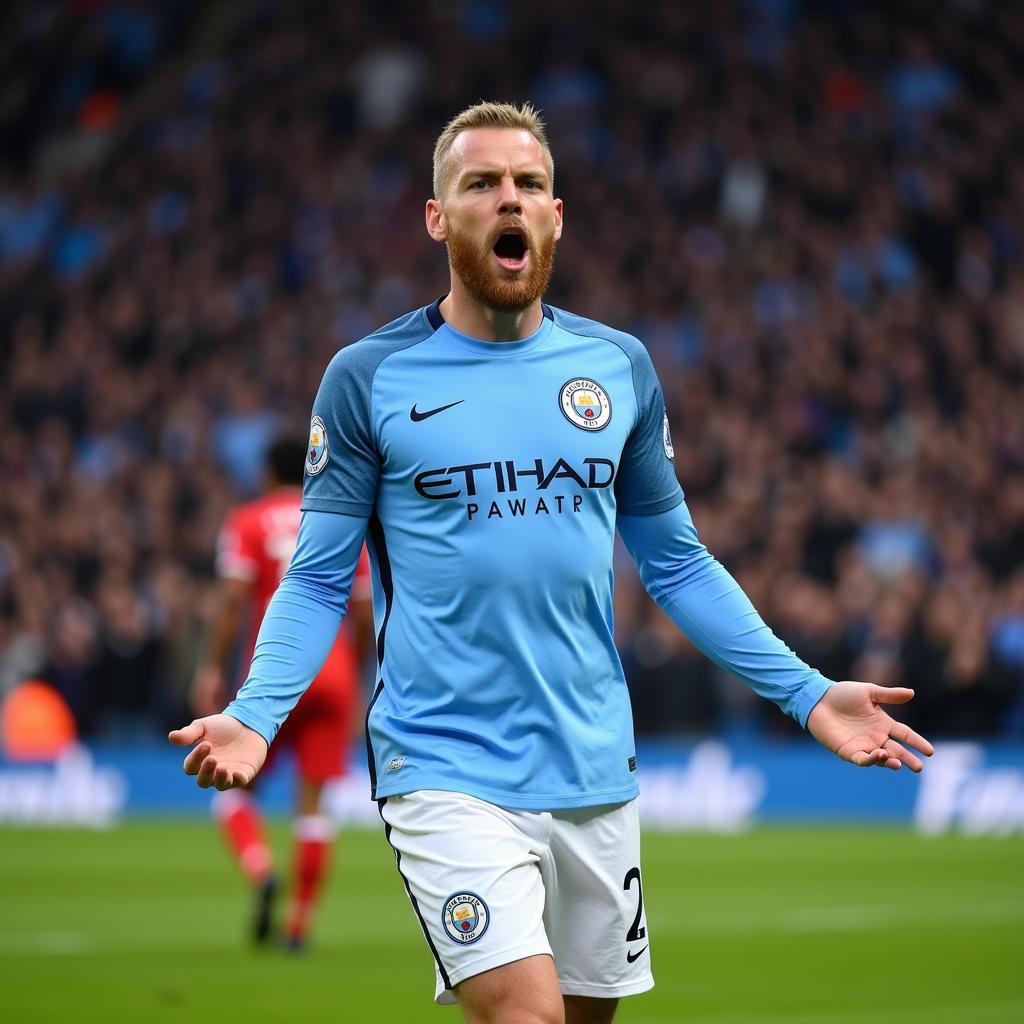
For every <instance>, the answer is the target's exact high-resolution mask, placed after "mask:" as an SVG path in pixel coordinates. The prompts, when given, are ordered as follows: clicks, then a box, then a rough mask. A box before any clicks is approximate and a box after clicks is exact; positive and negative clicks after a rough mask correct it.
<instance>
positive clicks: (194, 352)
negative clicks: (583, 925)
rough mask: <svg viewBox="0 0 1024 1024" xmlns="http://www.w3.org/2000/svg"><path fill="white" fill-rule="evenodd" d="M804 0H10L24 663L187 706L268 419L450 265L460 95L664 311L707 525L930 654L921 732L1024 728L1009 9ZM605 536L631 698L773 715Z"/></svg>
mask: <svg viewBox="0 0 1024 1024" xmlns="http://www.w3.org/2000/svg"><path fill="white" fill-rule="evenodd" d="M609 6H615V5H609ZM811 6H812V5H799V4H797V3H796V2H793V0H774V2H770V0H745V2H741V0H735V2H731V3H722V4H716V5H714V12H713V13H711V11H710V9H708V8H707V7H706V5H684V4H676V3H672V2H668V0H659V2H652V3H649V4H646V5H644V8H643V14H642V17H641V16H640V15H639V14H638V13H637V10H636V8H635V5H622V6H621V11H620V13H614V12H609V13H608V14H607V17H606V18H605V19H595V18H594V17H592V16H591V13H590V5H588V4H584V3H582V2H581V0H571V2H566V3H561V4H558V5H551V4H547V3H542V2H540V0H521V2H519V3H517V4H515V5H514V6H513V5H508V4H505V3H504V2H502V0H472V2H468V3H465V4H452V5H444V4H437V5H425V4H420V3H415V2H408V0H396V2H395V3H392V4H389V5H388V7H387V9H386V10H383V9H377V8H375V7H373V6H372V5H363V4H334V5H324V4H316V3H312V2H288V3H283V2H279V3H273V2H269V3H260V4H252V5H228V4H204V5H199V4H193V3H186V2H178V3H165V4H156V3H153V4H149V5H146V4H133V5H130V6H127V5H126V6H108V5H105V4H101V3H88V2H82V3H74V4H66V5H52V4H51V5H46V4H44V5H39V4H32V3H16V4H13V5H10V8H9V10H8V11H7V12H6V13H5V14H4V15H3V16H2V19H3V22H4V24H5V31H4V32H3V33H2V37H3V38H4V39H5V42H4V43H3V44H2V45H3V47H4V48H5V50H6V51H7V52H6V54H5V60H4V68H5V85H6V88H5V90H4V95H3V98H2V99H0V338H2V339H3V341H2V345H0V479H2V480H3V485H2V487H0V690H2V691H4V692H6V691H7V690H9V689H10V688H11V687H12V686H13V685H14V684H16V683H17V682H19V681H21V680H24V679H28V678H34V679H41V680H45V681H47V682H49V683H51V684H52V685H53V686H55V687H56V688H57V689H58V690H59V691H60V693H61V694H62V695H63V697H64V698H65V700H66V701H67V702H68V704H69V705H70V707H71V708H72V710H73V712H74V714H75V717H76V720H77V724H78V728H79V730H80V731H81V732H82V734H83V735H86V736H90V735H92V736H95V735H100V736H121V735H126V734H127V735H132V734H142V735H150V734H154V735H155V733H156V732H157V731H158V730H161V729H163V728H164V727H165V726H166V725H167V724H168V723H175V724H177V723H178V721H179V718H180V716H181V715H182V714H183V711H182V702H183V694H184V690H185V687H186V685H187V683H188V681H189V679H190V677H191V673H192V670H193V667H194V665H195V661H196V655H197V650H196V648H197V644H198V642H199V641H198V638H199V637H200V636H201V634H202V628H203V625H204V623H205V621H206V619H207V618H208V616H209V615H210V612H211V596H212V592H213V589H212V588H213V576H212V559H213V545H214V539H215V534H216V530H217V527H218V525H219V523H220V522H221V521H222V519H223V516H224V513H225V512H226V510H227V509H228V508H229V507H230V506H231V505H232V504H233V503H235V502H236V501H238V500H239V499H240V498H242V497H246V496H248V495H251V494H252V493H253V492H254V491H255V490H256V488H257V483H258V481H257V479H256V473H257V467H258V466H259V464H260V457H261V454H262V450H263V447H264V446H265V445H266V443H267V441H268V439H269V438H270V437H272V436H273V434H274V433H275V431H277V430H278V429H280V428H281V427H283V426H286V425H287V426H288V427H290V428H291V429H292V430H295V429H301V428H302V426H303V425H304V424H305V422H306V421H307V420H308V409H309V405H310V402H311V398H312V395H313V393H314V390H315V388H316V385H317V383H318V381H319V378H320V375H321V373H322V370H323V368H324V366H325V365H326V362H327V360H328V359H329V358H330V356H331V355H332V354H333V352H334V351H335V350H336V349H337V348H338V347H339V346H342V345H345V344H348V343H350V342H351V341H353V340H355V339H357V338H359V337H361V336H362V335H364V334H366V333H368V332H369V331H370V330H372V329H374V328H375V327H376V326H378V325H380V324H381V323H383V322H385V321H387V320H389V319H391V318H392V317H394V316H396V315H398V314H399V313H401V312H403V311H404V310H406V309H408V308H410V307H412V306H414V305H417V304H421V303H424V302H427V301H430V300H432V299H433V298H435V297H436V296H437V295H438V294H440V293H441V292H442V291H443V289H444V287H445V280H446V267H445V263H444V255H443V252H442V251H441V250H439V249H437V248H436V247H435V246H434V244H433V243H432V242H430V240H429V239H428V238H427V236H426V233H425V232H424V230H423V227H422V222H421V216H422V214H421V211H422V204H423V200H424V199H425V197H426V195H427V192H428V189H429V182H430V155H431V149H432V144H433V139H434V137H435V135H436V133H437V131H438V130H439V128H440V127H441V126H442V125H443V124H444V122H445V121H446V120H447V119H448V118H449V117H450V116H451V115H452V114H454V113H455V112H457V111H458V110H460V109H461V108H462V107H464V106H466V105H467V104H469V103H471V102H473V101H475V100H477V99H479V98H480V97H482V96H483V97H488V98H497V99H507V98H530V99H532V100H533V101H535V102H536V103H537V104H538V105H539V106H540V107H541V108H543V111H544V113H545V116H546V117H547V119H548V121H549V125H550V131H551V136H552V142H553V149H554V154H555V159H556V164H557V175H556V189H557V191H558V192H559V194H561V195H562V196H563V197H564V199H565V201H566V214H567V216H566V233H565V238H564V239H563V241H562V243H561V244H560V248H559V252H558V258H557V263H556V271H555V280H554V284H553V288H552V291H551V293H550V295H549V299H550V301H551V302H552V303H554V304H555V305H559V306H565V307H568V308H570V309H573V310H575V311H577V312H580V313H582V314H585V315H588V316H592V317H594V318H596V319H601V320H605V321H607V322H609V323H612V324H614V325H616V326H619V327H621V328H623V329H626V330H629V331H631V332H633V333H635V334H637V335H638V336H639V337H640V338H642V339H643V340H644V342H645V343H646V344H647V346H648V348H649V349H650V351H651V353H652V355H653V357H654V359H655V362H656V364H657V366H658V368H659V372H660V374H661V376H662V381H663V383H664V387H665V391H666V397H667V399H668V403H669V408H670V417H671V420H672V423H673V433H674V442H675V451H676V461H677V466H678V468H679V473H680V477H681V479H682V482H683V486H684V488H685V490H686V492H687V496H688V499H689V501H690V504H691V508H692V511H693V513H694V518H695V520H696V522H697V525H698V528H699V529H700V530H701V532H702V536H703V538H704V540H705V542H706V543H707V544H708V546H709V547H710V548H711V549H712V550H713V551H714V552H715V553H716V554H718V555H719V557H720V558H721V559H722V560H723V561H724V562H725V564H726V565H727V566H729V567H730V568H731V569H732V570H733V571H734V572H735V573H736V574H737V576H738V577H739V578H740V580H741V582H742V583H743V585H744V587H745V588H746V589H747V591H748V593H749V594H750V595H751V597H752V599H753V600H754V602H755V604H756V605H757V606H758V607H759V608H760V609H761V610H762V612H763V613H764V615H765V617H766V618H767V619H768V621H769V622H770V623H772V624H773V625H774V626H775V627H776V629H777V630H778V631H779V632H780V634H781V635H782V636H784V637H785V638H786V639H787V640H788V642H790V643H791V645H792V646H793V647H794V648H795V649H796V650H797V651H798V652H799V653H801V654H803V655H804V656H805V657H807V658H808V660H811V661H812V662H814V663H815V664H817V665H818V666H819V667H821V668H822V669H823V670H824V671H826V672H828V673H832V674H834V675H836V676H842V677H852V678H870V679H873V680H876V681H878V682H896V681H901V682H903V681H905V682H906V683H908V684H909V685H913V686H915V687H916V688H917V689H918V693H919V699H918V701H917V703H916V706H915V707H914V712H913V717H914V722H915V725H916V726H917V727H918V728H920V730H921V731H922V732H924V733H926V734H929V735H937V736H941V735H994V734H1003V735H1015V736H1018V737H1019V736H1020V735H1022V734H1024V171H1022V168H1024V164H1022V163H1021V155H1022V151H1021V147H1022V142H1024V84H1022V81H1021V79H1020V76H1019V75H1018V74H1017V71H1016V69H1017V68H1018V67H1019V66H1020V63H1021V60H1022V59H1024V13H1022V12H1021V11H1020V10H1019V9H1017V8H1015V6H1014V5H1004V4H998V3H995V2H988V3H986V2H982V0H975V2H966V0H962V2H950V3H948V4H945V5H944V6H943V16H942V17H941V18H938V17H937V18H934V19H932V20H930V21H929V22H928V23H927V24H925V23H923V22H922V20H921V19H920V16H919V12H920V5H918V4H912V3H910V2H907V0H903V2H893V3H889V4H886V5H868V4H846V3H835V4H829V5H821V7H820V8H818V7H817V6H815V7H814V11H815V12H818V13H814V12H812V10H811ZM617 9H618V8H617ZM915 11H917V15H916V16H915V14H914V12H915ZM541 29H542V31H541ZM620 561H621V559H620ZM627 561H628V559H627ZM622 569H623V571H622V572H620V585H619V589H618V594H617V615H618V629H619V634H620V635H619V639H620V645H621V649H622V652H623V658H624V662H625V664H626V667H627V673H628V677H629V679H630V685H631V687H632V688H633V691H634V698H635V702H636V712H637V714H636V718H637V726H638V729H639V730H640V731H642V732H685V731H693V730H698V731H702V732H708V731H716V730H727V731H728V730H736V729H745V728H754V729H758V730H768V731H776V730H777V731H782V732H784V731H786V730H788V729H789V728H790V726H789V725H788V724H787V722H788V720H786V719H784V718H783V717H782V716H781V715H779V714H777V713H776V712H775V711H774V709H772V708H770V707H767V708H766V707H763V706H761V705H759V704H755V703H754V699H753V698H751V697H749V696H748V694H747V693H746V691H745V690H743V689H742V688H741V687H740V686H739V684H734V683H733V682H731V681H728V680H725V679H723V678H721V675H720V673H719V672H718V670H717V669H715V668H714V667H713V666H711V665H709V664H708V663H706V662H704V661H703V660H702V659H699V658H695V657H694V655H693V652H692V650H691V649H690V647H689V645H688V643H687V642H686V641H685V639H683V638H681V637H679V636H678V635H677V634H675V633H674V632H673V631H672V630H670V629H669V630H666V629H665V628H663V624H662V622H661V620H660V613H659V612H657V611H656V610H655V609H654V608H653V607H652V606H651V605H649V604H648V603H647V602H646V600H645V599H644V598H643V595H642V593H641V592H640V589H639V584H638V582H637V581H636V578H635V576H632V575H631V574H630V572H629V571H628V569H627V567H626V566H625V564H623V566H622ZM666 681H671V682H672V683H673V684H674V688H673V685H665V684H666Z"/></svg>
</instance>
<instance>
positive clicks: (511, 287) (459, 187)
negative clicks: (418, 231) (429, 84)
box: [427, 128, 562, 313]
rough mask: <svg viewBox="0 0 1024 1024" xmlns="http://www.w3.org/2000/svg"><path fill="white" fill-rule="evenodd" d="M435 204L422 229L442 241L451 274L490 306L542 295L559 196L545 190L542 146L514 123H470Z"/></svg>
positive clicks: (512, 307)
mask: <svg viewBox="0 0 1024 1024" xmlns="http://www.w3.org/2000/svg"><path fill="white" fill-rule="evenodd" d="M448 167H449V174H448V180H447V185H446V187H445V192H444V195H443V196H441V198H440V201H438V200H431V201H430V202H428V203H427V227H428V230H429V231H430V234H431V236H432V237H433V238H435V239H436V240H437V241H443V242H445V243H447V245H448V258H449V261H450V263H451V268H452V273H453V274H455V276H457V277H458V278H459V280H460V281H461V282H462V284H463V285H464V286H465V288H466V290H467V291H468V292H469V294H470V295H471V296H472V297H473V298H474V299H476V300H477V301H478V302H480V303H481V304H482V305H484V306H487V307H488V308H490V309H495V310H500V311H501V312H509V313H511V312H518V311H519V310H523V309H526V308H527V307H528V306H530V305H531V304H532V303H534V302H535V301H536V300H537V299H539V298H540V296H541V295H543V294H544V291H545V289H546V288H547V286H548V281H550V279H551V270H552V267H553V265H554V258H555V243H556V242H557V241H558V239H559V238H560V237H561V234H562V201H561V200H560V199H555V198H554V196H553V195H552V191H551V178H550V175H549V174H548V170H547V162H546V160H545V155H544V150H543V149H542V148H541V145H540V143H539V142H538V141H537V140H536V139H535V138H534V136H533V135H532V134H531V133H530V132H528V131H525V130H524V129H518V128H472V129H470V130H469V131H465V132H463V133H462V134H461V135H459V137H458V138H457V139H456V140H455V143H454V144H453V146H452V149H451V153H450V155H449V164H448Z"/></svg>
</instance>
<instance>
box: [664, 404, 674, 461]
mask: <svg viewBox="0 0 1024 1024" xmlns="http://www.w3.org/2000/svg"><path fill="white" fill-rule="evenodd" d="M661 440H662V442H663V443H664V445H665V458H666V459H669V460H670V461H671V460H674V459H675V457H676V450H675V448H673V447H672V431H670V430H669V429H668V413H665V425H664V426H663V427H662V428H661Z"/></svg>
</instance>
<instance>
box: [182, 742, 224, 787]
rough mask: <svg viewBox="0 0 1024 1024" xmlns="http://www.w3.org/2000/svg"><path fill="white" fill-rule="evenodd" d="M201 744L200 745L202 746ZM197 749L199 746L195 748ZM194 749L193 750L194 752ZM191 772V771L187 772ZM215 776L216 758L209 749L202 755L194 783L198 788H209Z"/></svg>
mask: <svg viewBox="0 0 1024 1024" xmlns="http://www.w3.org/2000/svg"><path fill="white" fill-rule="evenodd" d="M203 745H204V744H201V745H200V746H203ZM196 750H199V747H197V748H196ZM196 750H193V751H192V753H193V754H194V753H195V752H196ZM186 770H187V769H186ZM189 774H191V772H190V773H189ZM216 777H217V758H215V757H214V756H213V755H211V754H210V752H209V750H207V751H206V755H205V756H204V757H203V759H202V762H201V763H200V765H199V771H198V772H197V773H196V785H197V786H198V787H199V788H200V789H209V788H210V787H211V786H212V785H213V784H214V781H215V779H216Z"/></svg>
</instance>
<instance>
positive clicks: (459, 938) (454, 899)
mask: <svg viewBox="0 0 1024 1024" xmlns="http://www.w3.org/2000/svg"><path fill="white" fill-rule="evenodd" d="M441 923H442V924H443V925H444V930H445V931H446V932H447V933H448V936H449V938H451V940H452V941H453V942H458V943H460V944H462V945H465V944H467V943H470V942H476V941H477V939H479V938H481V937H482V936H483V934H484V932H485V931H487V926H488V925H489V924H490V923H491V915H490V911H489V910H488V909H487V904H486V903H484V901H483V900H482V899H480V897H479V896H477V895H476V894H475V893H471V892H457V893H455V894H454V895H453V896H449V897H448V899H447V900H445V904H444V909H443V910H442V911H441Z"/></svg>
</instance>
